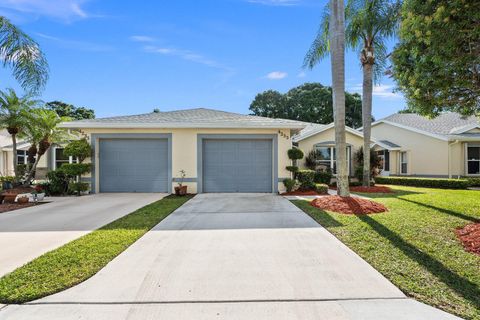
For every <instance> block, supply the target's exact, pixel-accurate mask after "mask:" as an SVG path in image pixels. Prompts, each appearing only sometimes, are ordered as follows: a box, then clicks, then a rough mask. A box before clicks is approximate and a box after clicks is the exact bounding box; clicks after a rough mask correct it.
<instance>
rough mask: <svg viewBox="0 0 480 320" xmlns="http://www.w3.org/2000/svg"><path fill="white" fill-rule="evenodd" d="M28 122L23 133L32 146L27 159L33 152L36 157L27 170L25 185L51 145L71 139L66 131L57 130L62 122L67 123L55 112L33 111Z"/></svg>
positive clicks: (65, 118)
mask: <svg viewBox="0 0 480 320" xmlns="http://www.w3.org/2000/svg"><path fill="white" fill-rule="evenodd" d="M29 118H30V121H29V122H28V125H27V126H26V129H25V133H26V136H27V140H28V141H29V142H30V143H31V144H32V147H31V148H30V149H31V150H29V158H31V157H32V154H31V153H33V152H34V151H33V150H35V151H36V157H35V161H34V162H33V165H32V166H31V167H30V168H29V170H28V173H27V176H26V178H25V183H29V182H30V181H31V180H32V178H33V175H34V174H35V170H36V169H37V165H38V162H39V161H40V158H41V157H42V156H43V155H44V154H45V153H46V152H47V150H48V148H50V146H51V145H52V144H53V143H58V142H64V141H68V140H70V139H72V138H73V135H71V134H70V133H69V132H68V131H67V130H65V129H63V128H59V127H58V125H59V124H60V123H62V122H65V121H69V120H70V118H68V117H59V116H58V114H57V113H56V112H55V111H52V110H47V109H33V110H31V112H30V115H29Z"/></svg>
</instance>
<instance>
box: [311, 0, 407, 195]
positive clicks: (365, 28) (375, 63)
mask: <svg viewBox="0 0 480 320" xmlns="http://www.w3.org/2000/svg"><path fill="white" fill-rule="evenodd" d="M399 12H400V2H399V1H392V0H348V4H347V8H346V12H345V19H346V24H347V26H346V32H345V38H346V45H347V46H348V47H350V48H352V49H354V50H356V51H358V52H359V54H360V64H361V66H362V71H363V88H362V91H363V92H362V123H363V147H364V148H365V149H368V148H370V140H371V122H372V95H373V79H374V76H375V78H376V80H379V79H380V78H381V75H382V74H383V72H384V70H385V65H386V63H387V53H386V42H387V40H388V39H389V38H391V37H393V36H394V34H395V32H396V30H397V28H398V21H399ZM330 18H331V16H330V8H328V7H327V8H326V9H325V12H324V15H323V19H322V21H321V23H320V29H319V31H318V34H317V37H316V39H315V41H314V42H313V44H312V46H311V48H310V50H309V51H308V53H307V55H306V57H305V62H304V65H305V66H308V67H310V68H313V66H315V65H316V64H317V63H318V62H319V61H320V60H322V59H323V58H325V57H326V55H327V54H328V53H329V51H330V50H331V46H330V43H329V33H330V32H331V31H330V28H329V23H330ZM368 157H369V153H367V154H366V158H368ZM367 163H368V159H367ZM363 174H364V179H363V181H364V182H363V184H364V185H365V186H369V185H370V169H369V167H368V165H365V166H364V168H363Z"/></svg>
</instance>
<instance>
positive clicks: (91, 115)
mask: <svg viewBox="0 0 480 320" xmlns="http://www.w3.org/2000/svg"><path fill="white" fill-rule="evenodd" d="M45 107H46V108H47V109H49V110H53V111H55V112H56V113H57V114H58V116H60V117H69V118H72V119H75V120H83V119H95V111H94V110H93V109H87V108H84V107H75V106H74V105H72V104H68V103H65V102H62V101H51V102H48V103H47V104H46V105H45Z"/></svg>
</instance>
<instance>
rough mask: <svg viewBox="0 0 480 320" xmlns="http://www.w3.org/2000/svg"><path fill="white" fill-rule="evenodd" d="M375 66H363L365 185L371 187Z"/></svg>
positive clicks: (368, 64)
mask: <svg viewBox="0 0 480 320" xmlns="http://www.w3.org/2000/svg"><path fill="white" fill-rule="evenodd" d="M372 70H373V65H372V64H370V63H366V64H364V65H363V89H362V90H363V93H362V122H363V185H364V186H366V187H369V186H370V172H371V168H370V139H371V131H372V94H373V73H372Z"/></svg>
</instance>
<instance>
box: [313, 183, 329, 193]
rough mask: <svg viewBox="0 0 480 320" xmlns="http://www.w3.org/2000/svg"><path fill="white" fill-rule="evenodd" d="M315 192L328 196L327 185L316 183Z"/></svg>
mask: <svg viewBox="0 0 480 320" xmlns="http://www.w3.org/2000/svg"><path fill="white" fill-rule="evenodd" d="M315 190H316V191H317V192H318V193H320V194H328V185H327V184H325V183H317V184H316V185H315Z"/></svg>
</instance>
